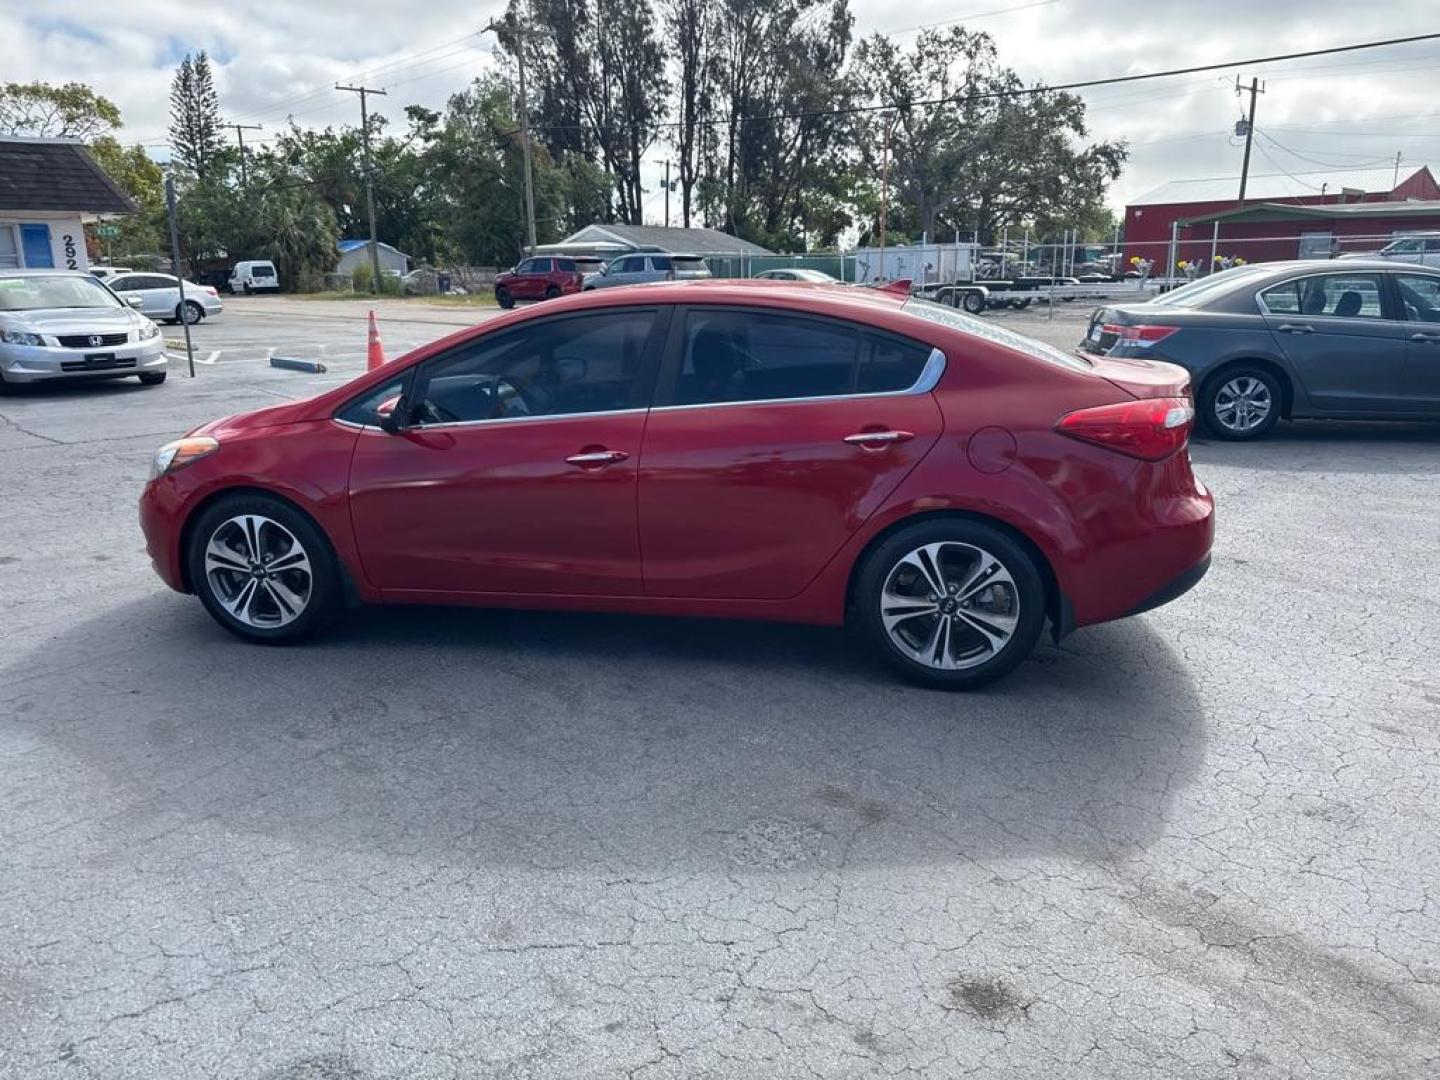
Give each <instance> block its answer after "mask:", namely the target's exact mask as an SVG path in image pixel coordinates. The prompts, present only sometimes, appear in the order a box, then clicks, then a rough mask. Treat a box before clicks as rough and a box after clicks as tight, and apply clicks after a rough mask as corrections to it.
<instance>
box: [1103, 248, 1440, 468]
mask: <svg viewBox="0 0 1440 1080" xmlns="http://www.w3.org/2000/svg"><path fill="white" fill-rule="evenodd" d="M1080 351H1081V352H1082V353H1095V354H1101V355H1106V356H1114V357H1145V358H1146V359H1149V360H1168V361H1170V362H1171V363H1174V364H1179V365H1180V366H1181V367H1184V368H1186V369H1188V370H1189V371H1190V373H1191V378H1192V382H1193V385H1194V388H1195V405H1196V412H1197V413H1198V414H1199V418H1200V419H1201V420H1202V421H1203V422H1204V423H1205V425H1206V426H1207V427H1208V428H1209V430H1210V431H1211V432H1212V433H1213V434H1214V435H1215V436H1217V437H1218V438H1222V439H1233V440H1241V439H1258V438H1261V437H1263V436H1264V435H1266V434H1268V433H1269V432H1270V431H1271V430H1272V429H1273V428H1274V427H1275V424H1276V423H1278V422H1279V421H1280V420H1281V419H1282V418H1284V419H1290V418H1295V417H1318V418H1324V419H1334V420H1434V419H1440V272H1437V271H1435V270H1430V269H1428V268H1425V267H1420V266H1404V267H1401V266H1397V265H1396V264H1395V263H1393V262H1387V261H1380V260H1374V261H1361V260H1348V259H1347V260H1345V261H1343V262H1338V261H1337V262H1332V261H1326V260H1306V261H1297V262H1284V263H1268V264H1263V265H1256V266H1243V267H1237V268H1236V269H1234V270H1226V271H1224V272H1223V273H1219V274H1215V275H1212V276H1211V277H1207V278H1202V279H1201V280H1199V281H1197V282H1194V283H1192V284H1190V285H1187V286H1185V287H1184V288H1181V289H1177V290H1175V291H1174V292H1172V293H1168V294H1166V295H1163V296H1160V297H1157V298H1156V299H1154V300H1152V301H1150V302H1149V303H1144V304H1127V305H1121V306H1116V307H1103V308H1099V309H1098V310H1097V311H1096V312H1095V314H1094V315H1093V316H1092V317H1091V319H1090V325H1089V328H1088V330H1087V332H1086V335H1085V339H1084V341H1082V342H1081V343H1080Z"/></svg>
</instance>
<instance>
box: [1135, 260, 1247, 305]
mask: <svg viewBox="0 0 1440 1080" xmlns="http://www.w3.org/2000/svg"><path fill="white" fill-rule="evenodd" d="M1267 273H1269V268H1268V267H1264V266H1236V267H1232V268H1231V269H1229V270H1221V271H1220V273H1218V274H1211V275H1210V276H1209V277H1206V278H1201V279H1200V280H1199V281H1192V282H1191V283H1190V284H1189V285H1182V286H1180V288H1178V289H1175V290H1174V291H1173V292H1168V293H1162V294H1161V295H1159V296H1157V297H1156V298H1155V299H1154V300H1151V301H1150V303H1152V304H1162V305H1164V306H1165V307H1179V308H1196V307H1201V306H1202V305H1204V304H1206V303H1209V302H1210V301H1211V300H1213V299H1214V298H1215V297H1217V296H1219V295H1220V294H1221V293H1227V292H1229V291H1230V290H1231V289H1233V288H1235V287H1236V286H1237V285H1239V284H1240V283H1241V282H1244V281H1246V280H1247V279H1249V278H1255V277H1262V276H1263V275H1265V274H1267Z"/></svg>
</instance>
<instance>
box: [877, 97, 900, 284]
mask: <svg viewBox="0 0 1440 1080" xmlns="http://www.w3.org/2000/svg"><path fill="white" fill-rule="evenodd" d="M899 119H900V117H899V114H898V113H897V114H896V115H895V116H893V117H891V118H890V119H889V120H888V121H887V122H886V124H885V153H884V156H883V157H882V158H881V163H880V272H879V273H878V274H876V276H875V277H876V280H877V281H884V280H885V238H886V230H887V228H888V226H889V223H890V222H889V217H890V135H891V133H892V132H893V131H894V130H895V124H896V122H897V121H898V120H899Z"/></svg>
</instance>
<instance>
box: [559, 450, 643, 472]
mask: <svg viewBox="0 0 1440 1080" xmlns="http://www.w3.org/2000/svg"><path fill="white" fill-rule="evenodd" d="M629 456H630V455H629V454H627V453H625V451H624V450H587V451H585V452H584V453H582V454H571V455H570V456H569V457H567V458H566V459H565V464H567V465H579V466H580V467H581V468H582V469H584V468H596V467H599V466H603V465H614V464H616V463H617V462H621V461H624V460H625V459H626V458H628V457H629Z"/></svg>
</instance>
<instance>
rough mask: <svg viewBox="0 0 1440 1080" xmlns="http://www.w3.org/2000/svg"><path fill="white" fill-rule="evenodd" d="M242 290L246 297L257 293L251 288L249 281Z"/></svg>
mask: <svg viewBox="0 0 1440 1080" xmlns="http://www.w3.org/2000/svg"><path fill="white" fill-rule="evenodd" d="M241 289H242V290H243V291H244V293H245V295H246V296H249V295H250V294H251V293H252V292H254V291H255V290H254V289H252V288H251V287H250V283H249V282H248V281H247V282H246V283H245V284H244V285H242V286H241ZM230 291H231V292H234V291H235V290H234V289H231V290H230Z"/></svg>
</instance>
